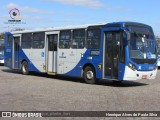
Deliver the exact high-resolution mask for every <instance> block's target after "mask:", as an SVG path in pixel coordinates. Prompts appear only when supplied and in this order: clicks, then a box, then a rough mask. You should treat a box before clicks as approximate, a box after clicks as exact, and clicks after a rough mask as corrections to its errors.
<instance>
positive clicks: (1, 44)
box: [0, 40, 4, 57]
mask: <svg viewBox="0 0 160 120" xmlns="http://www.w3.org/2000/svg"><path fill="white" fill-rule="evenodd" d="M3 56H4V41H3V40H0V57H3Z"/></svg>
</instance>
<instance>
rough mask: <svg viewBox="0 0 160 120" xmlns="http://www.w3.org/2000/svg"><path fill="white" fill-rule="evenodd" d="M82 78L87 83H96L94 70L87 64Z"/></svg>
mask: <svg viewBox="0 0 160 120" xmlns="http://www.w3.org/2000/svg"><path fill="white" fill-rule="evenodd" d="M83 78H84V80H85V82H86V83H88V84H95V83H96V75H95V70H94V68H93V67H91V66H87V67H85V69H84V73H83Z"/></svg>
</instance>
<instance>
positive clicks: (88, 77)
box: [86, 71, 94, 80]
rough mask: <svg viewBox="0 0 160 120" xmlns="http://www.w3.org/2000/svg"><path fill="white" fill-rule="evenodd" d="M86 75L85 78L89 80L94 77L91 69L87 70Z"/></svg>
mask: <svg viewBox="0 0 160 120" xmlns="http://www.w3.org/2000/svg"><path fill="white" fill-rule="evenodd" d="M86 76H87V79H89V80H91V79H92V78H93V77H94V75H93V72H92V71H88V72H87V75H86Z"/></svg>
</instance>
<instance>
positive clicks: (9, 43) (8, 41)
mask: <svg viewBox="0 0 160 120" xmlns="http://www.w3.org/2000/svg"><path fill="white" fill-rule="evenodd" d="M7 46H12V36H11V35H8V36H7Z"/></svg>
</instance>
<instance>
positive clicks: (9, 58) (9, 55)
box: [4, 33, 13, 68]
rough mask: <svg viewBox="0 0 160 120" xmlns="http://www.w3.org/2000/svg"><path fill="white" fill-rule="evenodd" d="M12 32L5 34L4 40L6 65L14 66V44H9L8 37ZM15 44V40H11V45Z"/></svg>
mask: <svg viewBox="0 0 160 120" xmlns="http://www.w3.org/2000/svg"><path fill="white" fill-rule="evenodd" d="M8 35H10V33H6V34H5V40H4V65H5V66H6V67H9V68H12V46H7V39H8ZM12 44H13V40H12V41H11V45H12Z"/></svg>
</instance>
